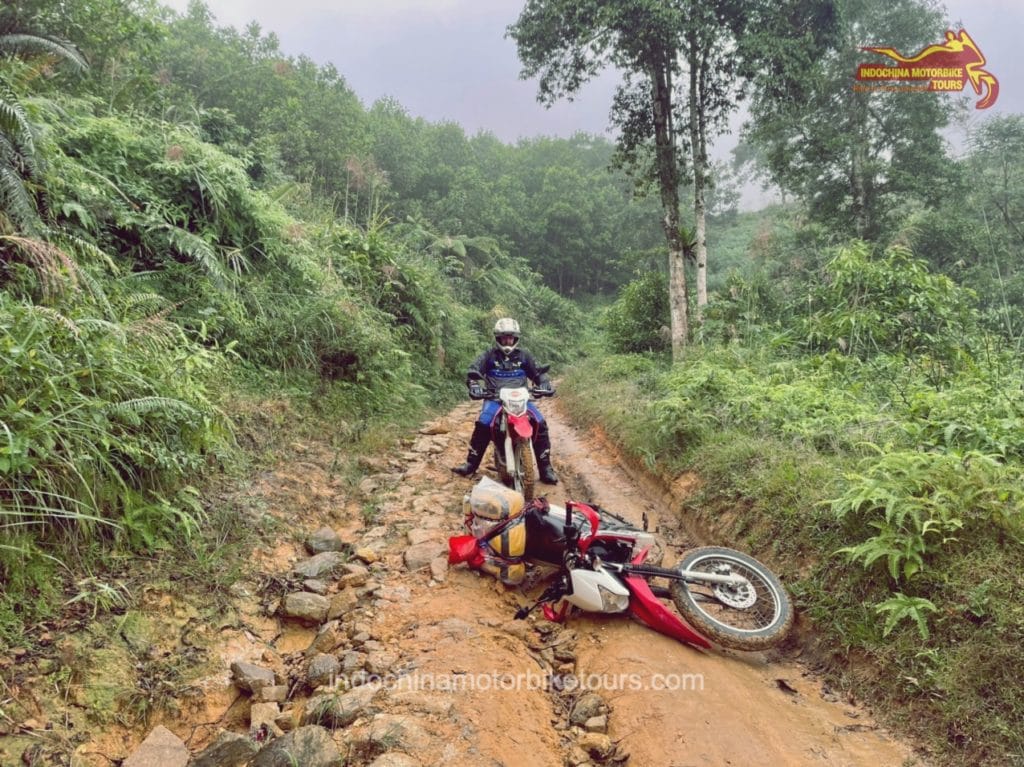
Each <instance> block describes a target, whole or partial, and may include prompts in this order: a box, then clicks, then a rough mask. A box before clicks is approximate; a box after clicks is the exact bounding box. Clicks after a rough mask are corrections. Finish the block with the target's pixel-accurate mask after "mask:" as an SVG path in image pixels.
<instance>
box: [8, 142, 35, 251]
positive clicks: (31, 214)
mask: <svg viewBox="0 0 1024 767" xmlns="http://www.w3.org/2000/svg"><path fill="white" fill-rule="evenodd" d="M0 213H2V214H4V215H6V216H7V218H8V219H10V221H11V222H12V223H13V224H15V226H16V227H18V228H20V229H22V230H23V231H25V232H28V233H29V234H36V233H38V232H39V231H41V229H42V221H41V220H40V218H39V213H38V212H37V211H36V206H35V203H34V202H33V201H32V197H31V195H29V193H28V190H27V189H26V188H25V182H24V181H23V180H22V178H21V176H20V175H18V172H17V171H16V170H15V169H14V167H13V166H11V165H10V164H8V163H5V162H3V161H2V158H0Z"/></svg>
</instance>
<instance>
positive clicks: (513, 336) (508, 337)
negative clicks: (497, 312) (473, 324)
mask: <svg viewBox="0 0 1024 767" xmlns="http://www.w3.org/2000/svg"><path fill="white" fill-rule="evenodd" d="M494 342H495V343H496V344H497V345H498V348H499V349H501V350H502V351H503V352H505V354H511V353H512V351H513V349H515V348H516V347H517V346H518V345H519V323H518V322H516V321H515V320H514V319H512V318H511V317H502V318H501V319H500V320H498V321H497V322H495V323H494Z"/></svg>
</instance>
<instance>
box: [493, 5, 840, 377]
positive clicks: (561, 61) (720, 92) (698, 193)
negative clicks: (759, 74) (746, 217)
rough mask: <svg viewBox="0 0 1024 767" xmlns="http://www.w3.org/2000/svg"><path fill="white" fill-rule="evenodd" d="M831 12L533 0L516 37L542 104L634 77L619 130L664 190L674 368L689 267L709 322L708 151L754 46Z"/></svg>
mask: <svg viewBox="0 0 1024 767" xmlns="http://www.w3.org/2000/svg"><path fill="white" fill-rule="evenodd" d="M830 2H831V0H775V1H774V2H768V1H767V0H746V1H745V2H741V1H740V0H704V1H703V2H700V1H698V0H672V1H671V2H665V0H628V1H625V0H584V1H583V2H580V1H579V0H528V2H527V4H526V7H525V8H524V10H523V12H522V14H521V15H520V16H519V19H518V21H517V22H516V23H515V24H514V25H512V26H511V27H510V28H509V32H510V34H511V35H512V37H513V38H515V40H516V43H517V45H518V47H519V56H520V59H521V60H522V62H523V75H524V76H526V77H532V76H538V75H539V77H540V90H539V95H538V98H539V99H540V101H541V102H543V103H547V104H550V103H552V102H554V101H555V100H556V99H558V98H560V97H561V96H571V95H572V94H573V93H575V92H576V91H577V90H578V89H579V87H580V86H581V85H582V84H583V83H584V82H585V81H586V80H588V79H589V78H590V77H591V76H593V75H594V74H595V73H596V72H597V71H599V70H600V69H601V68H603V67H605V66H607V65H612V66H614V67H616V68H617V69H618V70H620V71H621V72H622V73H623V75H624V83H623V85H621V86H620V87H619V89H618V90H617V92H616V94H615V100H614V104H613V107H612V119H613V122H614V123H615V124H616V125H617V127H618V128H619V138H618V150H619V157H620V160H621V162H622V164H623V166H624V167H627V168H630V169H631V170H632V171H633V172H634V175H635V176H636V177H637V178H638V179H639V180H640V181H641V182H643V181H647V182H654V183H655V185H656V186H657V188H658V191H659V193H660V198H661V206H662V228H663V230H664V233H665V238H666V241H667V242H668V250H669V307H670V310H671V311H670V314H671V324H672V328H671V338H672V355H673V358H674V359H678V358H679V356H680V354H681V352H682V350H683V348H684V347H685V345H686V342H687V331H688V327H689V317H688V301H687V285H686V277H685V273H684V270H683V265H684V256H690V257H691V258H693V260H694V261H695V263H696V269H697V281H696V282H697V311H698V320H699V319H700V312H701V310H702V307H703V306H704V305H705V304H706V303H707V238H706V230H707V205H706V200H705V197H706V193H707V189H708V186H709V184H710V182H711V168H710V165H709V163H708V144H709V143H710V141H711V140H712V138H713V137H714V135H715V134H716V133H718V132H719V131H721V130H722V129H723V128H724V126H725V123H726V119H727V118H728V116H729V114H730V113H731V112H732V111H733V110H734V109H735V108H736V104H737V102H738V101H739V99H740V98H741V96H742V95H743V91H744V86H745V84H746V82H747V80H749V79H750V78H751V77H752V76H753V74H754V73H755V71H756V70H755V69H754V68H753V67H751V66H749V64H748V57H747V54H748V52H749V51H750V50H751V49H750V48H749V46H747V44H746V39H747V37H749V36H750V34H751V29H754V30H755V31H756V26H754V22H758V21H760V20H762V19H763V18H766V17H771V16H774V17H778V18H786V19H787V20H788V19H789V17H790V16H791V15H792V14H791V13H790V9H791V7H792V6H794V5H799V6H808V5H823V4H824V5H828V4H829V3H830ZM801 26H802V22H798V23H796V24H791V25H790V27H789V28H788V29H787V28H786V27H784V26H782V25H779V24H776V25H775V29H776V34H777V35H778V36H779V38H781V39H785V40H786V41H790V40H791V38H793V37H794V36H795V35H798V34H800V30H801ZM683 135H688V139H681V138H680V137H681V136H683ZM687 159H689V166H690V167H689V168H688V167H687V162H686V161H687ZM687 170H689V171H690V173H691V174H692V175H691V179H692V185H693V186H692V188H693V212H694V229H693V231H692V232H690V231H685V232H683V231H681V230H680V219H679V188H680V185H681V183H682V182H683V179H684V177H685V173H686V171H687Z"/></svg>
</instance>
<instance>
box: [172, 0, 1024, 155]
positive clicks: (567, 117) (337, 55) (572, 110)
mask: <svg viewBox="0 0 1024 767" xmlns="http://www.w3.org/2000/svg"><path fill="white" fill-rule="evenodd" d="M163 2H164V4H165V5H169V6H171V7H172V8H174V9H176V10H179V11H182V10H184V9H185V8H186V7H187V5H188V0H163ZM206 5H207V7H208V8H210V10H211V12H212V13H213V15H214V17H215V19H216V21H217V24H218V25H219V26H234V27H239V28H240V27H243V26H245V25H246V24H247V23H249V22H250V21H254V20H255V21H256V22H258V23H259V25H260V26H261V27H262V29H263V31H264V32H274V33H275V34H277V36H278V38H279V39H280V41H281V48H282V50H283V51H284V52H285V53H287V54H290V55H299V54H306V55H307V56H309V57H310V58H312V59H313V60H314V61H316V62H318V63H321V64H324V63H327V62H332V63H333V64H334V65H335V66H336V67H337V68H338V71H339V72H341V74H342V75H343V76H344V77H345V80H346V81H347V82H348V84H349V86H350V87H351V88H352V89H353V90H354V91H355V92H356V93H357V94H358V95H359V97H360V98H361V99H362V101H363V103H364V104H365V105H366V106H370V105H371V104H372V103H373V102H374V101H376V100H377V99H378V98H381V97H382V96H392V97H394V98H395V99H397V100H398V102H399V103H401V104H402V105H403V106H404V107H405V108H406V109H407V110H408V111H409V113H410V114H412V115H414V116H418V117H424V118H426V119H427V120H430V121H432V122H436V121H439V120H446V119H447V120H454V121H455V122H457V123H459V124H460V125H462V126H463V127H464V128H465V129H466V132H467V133H469V134H473V133H476V132H477V131H479V130H487V131H491V132H492V133H494V134H495V135H496V136H498V138H500V139H502V140H504V141H509V142H512V141H515V140H516V139H518V138H520V137H524V136H536V135H557V136H569V135H571V134H572V133H574V132H576V131H580V130H582V131H586V132H588V133H602V134H605V135H609V134H608V133H607V126H608V110H609V107H610V105H611V93H612V91H613V89H614V87H615V82H616V80H615V78H614V77H613V76H611V75H606V76H605V77H603V78H601V79H600V80H598V81H596V82H594V83H592V84H590V85H588V86H587V87H586V88H585V89H584V90H583V91H582V93H581V94H580V96H579V97H578V98H577V99H576V100H575V101H574V102H572V103H568V102H560V103H559V104H557V105H556V106H554V107H552V108H551V109H545V108H544V107H542V106H540V105H539V104H537V102H536V91H537V84H536V81H528V82H525V81H522V80H520V79H519V70H520V64H519V60H518V58H517V56H516V49H515V43H514V42H513V41H512V40H510V39H507V38H506V37H505V29H506V28H507V27H508V25H509V24H511V23H513V22H514V21H515V20H516V18H517V16H518V15H519V12H520V10H521V9H522V7H523V5H524V0H287V2H282V0H206ZM946 7H947V8H948V9H949V11H950V14H949V15H950V18H951V19H952V20H953V21H954V22H955V21H957V20H959V21H962V22H963V26H964V28H966V29H967V31H968V32H969V33H970V34H971V36H972V37H973V38H974V40H975V42H976V43H977V44H978V47H979V48H980V49H981V51H982V53H984V54H985V56H986V58H987V59H988V70H989V71H990V72H992V73H993V74H994V75H995V76H996V77H997V78H998V80H999V88H1000V91H999V100H998V101H997V103H996V105H995V106H994V107H992V108H991V109H989V110H986V111H985V112H982V113H980V114H991V113H994V112H1004V113H1005V112H1014V113H1024V74H1018V73H1019V72H1020V71H1021V70H1022V69H1024V67H1021V62H1022V60H1024V53H1022V51H1021V48H1022V46H1024V2H1021V0H975V1H974V2H972V1H971V0H947V2H946ZM936 42H940V40H936ZM907 53H911V52H907ZM967 91H969V92H970V93H971V95H972V96H973V91H971V89H970V86H968V88H967ZM936 98H944V97H943V96H936ZM720 143H721V144H731V143H734V141H733V142H730V141H729V140H728V139H725V140H723V141H721V142H720ZM722 149H724V147H719V152H716V154H719V153H720V152H721V150H722Z"/></svg>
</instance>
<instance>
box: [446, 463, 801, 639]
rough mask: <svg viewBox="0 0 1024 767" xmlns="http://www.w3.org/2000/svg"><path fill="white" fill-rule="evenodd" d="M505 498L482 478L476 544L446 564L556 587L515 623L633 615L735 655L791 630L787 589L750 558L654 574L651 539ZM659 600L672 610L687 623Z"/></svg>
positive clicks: (578, 512)
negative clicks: (570, 615) (534, 575)
mask: <svg viewBox="0 0 1024 767" xmlns="http://www.w3.org/2000/svg"><path fill="white" fill-rule="evenodd" d="M488 483H489V484H488ZM503 491H504V488H501V487H500V485H497V483H494V482H493V481H491V480H487V479H486V478H485V480H481V483H479V484H478V485H477V486H476V487H475V488H474V490H473V494H471V495H470V496H467V503H466V506H467V518H466V524H467V527H468V528H469V531H470V533H471V534H469V535H462V536H455V537H452V538H449V541H448V547H449V552H448V561H449V563H451V564H459V563H466V564H467V565H469V566H470V567H472V568H475V569H481V570H484V571H486V572H489V573H491V574H493V575H495V576H496V577H498V578H500V579H501V580H503V581H504V582H505V583H510V584H517V583H522V582H523V581H524V580H525V578H526V573H527V571H528V570H532V569H534V568H537V569H539V570H540V571H549V572H550V573H551V574H552V575H553V577H552V580H551V582H550V583H549V585H548V586H547V588H546V589H545V590H544V592H543V594H541V596H540V598H539V599H538V600H537V601H536V603H535V604H533V605H531V606H528V607H524V608H522V609H520V610H519V612H518V613H517V614H516V617H517V618H525V617H526V616H527V615H529V614H530V613H531V612H532V611H533V610H534V609H536V608H537V607H541V608H542V611H543V613H544V615H545V617H546V618H547V619H548V620H554V621H561V620H564V618H565V617H566V615H567V612H568V610H569V608H570V606H572V607H576V608H579V609H581V610H584V611H587V612H595V613H625V612H628V613H630V614H631V615H633V616H634V617H636V618H637V619H639V620H640V621H642V622H643V623H645V624H647V625H648V626H650V627H651V628H653V629H655V630H656V631H659V632H661V633H663V634H666V635H668V636H670V637H673V638H675V639H678V640H680V641H682V642H687V643H689V644H692V645H695V646H697V647H705V648H706V647H710V646H711V645H710V642H709V641H708V640H709V639H710V640H712V641H714V642H715V643H716V644H718V645H720V646H722V647H727V648H730V649H734V650H764V649H767V648H769V647H773V646H775V645H777V644H779V643H780V642H781V641H782V640H783V639H784V638H785V636H786V634H787V632H788V631H789V629H790V627H791V626H792V623H793V608H792V606H791V604H790V601H789V597H788V596H787V595H786V591H785V589H784V588H783V587H782V584H781V583H780V582H779V579H778V578H777V577H776V576H775V575H774V574H773V573H772V572H771V571H770V570H769V569H768V568H767V567H765V566H764V565H763V564H761V563H760V562H758V561H757V560H756V559H754V558H753V557H750V556H748V555H746V554H743V553H742V552H739V551H734V550H733V549H728V548H722V547H718V546H705V547H701V548H696V549H693V550H691V551H688V552H687V553H686V554H685V555H684V556H683V558H682V559H681V560H680V561H679V562H678V564H676V566H675V567H668V568H666V567H657V566H655V565H653V564H647V557H648V554H649V553H650V551H651V550H652V548H653V546H654V536H652V535H651V534H650V533H648V532H646V531H641V530H636V529H635V528H630V527H628V526H626V525H623V524H619V523H617V521H616V519H614V518H612V516H611V515H609V514H608V513H607V512H604V511H603V510H600V509H598V508H595V507H593V506H591V505H589V504H586V503H579V502H576V501H568V502H567V503H566V505H565V507H564V509H563V508H561V507H559V506H555V505H551V504H548V503H547V501H546V500H544V499H542V498H541V499H536V500H534V501H531V502H530V503H528V504H527V503H525V502H524V501H523V500H522V497H521V496H518V494H514V493H510V492H503ZM474 494H475V495H476V497H475V498H474V497H473V495H474ZM602 522H606V523H608V524H607V527H606V529H602ZM585 528H589V532H586V533H585V532H584V530H585ZM662 600H670V601H671V602H672V603H673V604H674V605H675V607H676V609H677V610H678V611H679V614H681V615H682V616H683V618H685V621H684V620H681V619H680V618H679V615H677V614H676V613H674V612H673V611H672V610H671V609H670V608H669V607H668V606H667V605H666V604H665V603H664V602H663V601H662ZM559 603H560V606H559Z"/></svg>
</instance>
